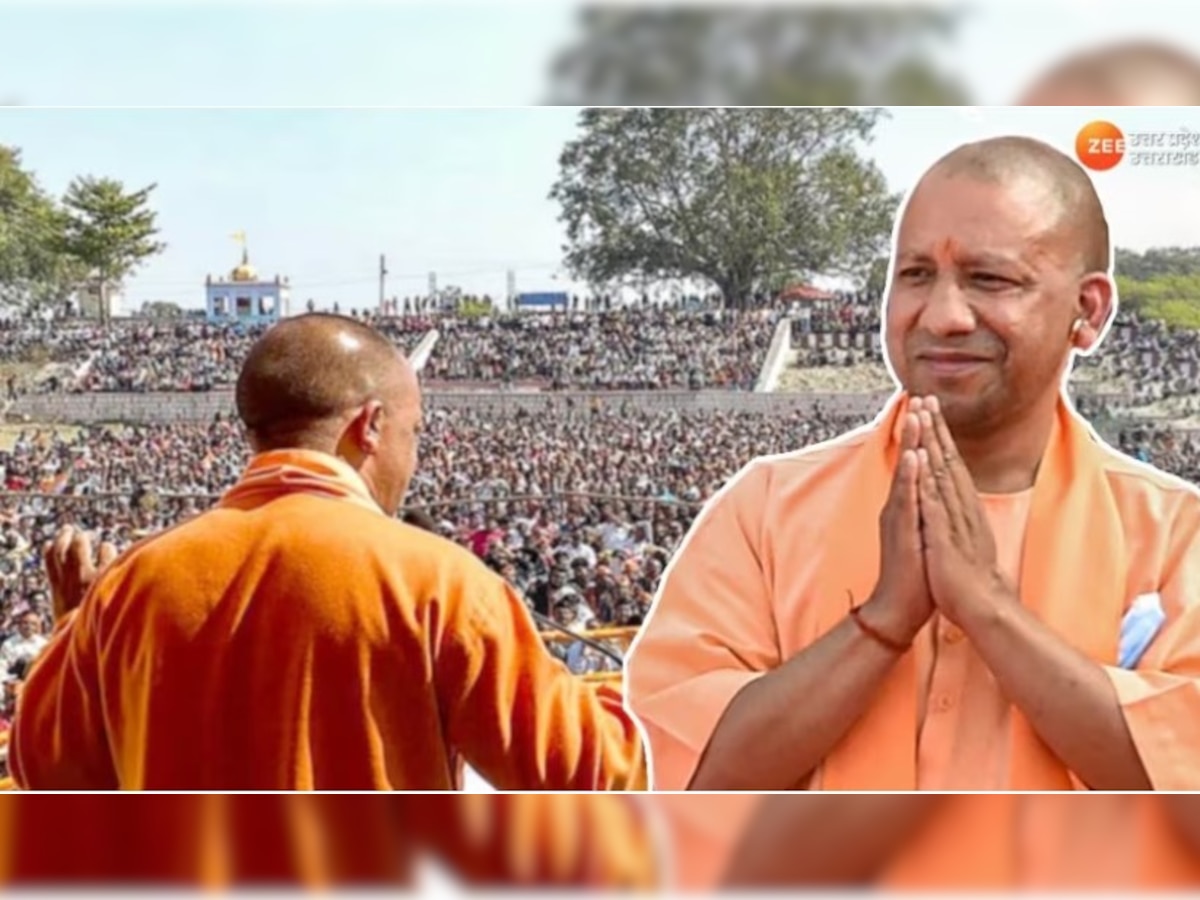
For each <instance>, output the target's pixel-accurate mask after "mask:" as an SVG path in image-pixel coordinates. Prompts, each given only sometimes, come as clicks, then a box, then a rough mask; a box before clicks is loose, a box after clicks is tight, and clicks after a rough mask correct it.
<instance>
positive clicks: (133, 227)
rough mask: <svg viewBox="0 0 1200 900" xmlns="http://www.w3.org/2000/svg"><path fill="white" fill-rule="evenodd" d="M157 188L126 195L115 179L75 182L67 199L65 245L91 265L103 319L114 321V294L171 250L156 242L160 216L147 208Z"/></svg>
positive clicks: (91, 277)
mask: <svg viewBox="0 0 1200 900" xmlns="http://www.w3.org/2000/svg"><path fill="white" fill-rule="evenodd" d="M155 187H156V186H155V185H153V184H152V185H150V186H149V187H145V188H142V189H141V190H139V191H133V192H131V193H126V191H125V186H124V185H123V184H121V182H119V181H116V180H115V179H112V178H92V177H90V176H84V177H80V178H76V179H75V180H74V181H72V182H71V184H70V186H69V187H68V188H67V193H66V196H64V197H63V205H64V206H65V207H66V211H67V212H66V215H67V220H66V228H65V233H64V235H63V246H64V248H65V249H66V250H67V252H68V253H70V254H71V255H72V256H74V257H75V258H76V259H78V260H79V261H80V262H82V263H83V264H84V265H86V266H87V271H88V278H89V279H90V280H91V281H92V283H93V284H94V285H95V287H96V289H97V292H98V294H99V297H100V317H101V321H103V322H105V323H107V322H108V321H109V320H110V319H111V317H112V310H111V309H110V306H111V299H110V298H111V294H112V291H113V290H115V289H117V288H119V287H120V286H121V284H122V283H123V282H124V281H125V279H126V278H128V277H129V275H130V274H132V273H133V272H134V271H135V270H136V269H137V268H138V267H139V266H140V265H142V264H143V263H144V262H145V261H146V260H148V259H149V258H151V257H152V256H156V255H157V254H159V253H161V252H162V251H163V250H164V249H166V244H162V243H159V242H158V241H156V240H155V237H156V236H157V234H158V228H157V227H156V225H155V221H156V219H157V213H155V212H154V211H153V210H151V209H150V208H149V207H148V206H147V202H148V200H149V199H150V194H151V193H152V192H153V191H154V188H155Z"/></svg>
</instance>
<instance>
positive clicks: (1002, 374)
mask: <svg viewBox="0 0 1200 900" xmlns="http://www.w3.org/2000/svg"><path fill="white" fill-rule="evenodd" d="M1110 269H1111V249H1110V246H1109V237H1108V227H1107V223H1106V222H1105V217H1104V212H1103V209H1102V207H1101V204H1100V201H1099V198H1098V196H1097V194H1096V192H1095V189H1094V187H1093V185H1092V183H1091V181H1090V179H1089V178H1088V177H1087V175H1086V173H1084V171H1083V170H1082V169H1081V168H1080V167H1079V166H1078V165H1077V164H1076V163H1075V162H1074V161H1073V160H1072V159H1070V158H1069V157H1067V156H1065V155H1064V154H1062V153H1060V152H1058V151H1057V150H1055V149H1054V148H1052V147H1049V146H1048V145H1045V144H1043V143H1041V142H1038V141H1034V140H1031V139H1027V138H1020V137H1005V138H995V139H991V140H986V141H981V142H978V143H974V144H968V145H965V146H962V147H960V148H958V149H956V150H954V151H952V152H951V153H949V154H948V155H946V156H945V157H943V158H942V159H941V160H939V161H938V162H937V163H936V164H935V165H934V166H933V167H932V168H931V170H930V171H928V172H927V173H926V174H925V175H924V176H923V177H922V179H921V180H920V182H919V184H918V185H917V187H916V188H915V189H914V191H913V192H912V194H911V195H910V197H909V199H908V202H907V204H906V206H905V208H904V209H903V211H902V213H901V214H900V217H899V219H898V225H897V230H896V233H895V246H894V253H893V258H892V270H891V272H890V281H889V287H888V295H887V299H886V301H885V326H884V328H885V339H886V346H887V353H888V358H889V363H890V365H891V367H892V369H893V373H894V375H895V376H896V378H897V381H898V384H899V385H901V390H900V391H899V393H898V394H897V396H896V397H895V398H894V400H893V401H892V402H891V403H890V405H889V406H888V407H887V409H886V410H885V411H884V412H883V414H882V415H881V416H880V418H879V419H878V420H876V422H875V423H873V424H872V425H871V426H869V427H867V428H864V429H860V430H858V431H855V432H853V433H851V434H849V435H846V436H844V437H842V438H840V439H837V440H834V441H832V442H829V443H826V444H823V445H819V446H816V447H812V448H808V449H805V450H802V451H799V452H795V453H791V454H784V455H781V456H777V457H770V458H763V459H759V460H756V461H754V462H753V463H751V464H750V465H749V466H748V467H746V468H745V469H744V470H743V471H742V472H741V473H740V474H739V475H737V476H736V477H735V478H734V479H733V480H732V481H731V482H730V483H729V484H728V485H727V486H726V487H725V488H724V489H723V490H722V491H720V492H719V493H718V494H717V495H716V497H714V498H713V500H712V501H711V502H710V503H709V504H708V505H707V507H706V509H705V510H704V511H703V513H702V514H701V515H700V517H699V518H698V520H697V521H696V523H695V524H694V526H693V528H692V530H691V533H690V534H689V536H688V538H687V539H686V541H685V542H684V544H683V546H682V548H681V549H680V551H679V552H678V554H677V555H676V557H675V559H674V561H673V562H672V564H671V566H670V568H669V570H668V572H667V573H666V576H665V579H664V581H663V583H662V585H661V586H660V590H659V595H658V597H657V598H656V602H655V605H654V608H653V611H652V612H651V614H650V616H649V618H648V621H647V624H646V626H645V628H644V630H643V632H642V634H641V636H640V638H639V640H638V641H637V642H636V644H635V645H634V647H633V649H632V652H631V655H630V658H629V661H628V664H627V682H626V685H627V691H628V700H629V703H630V706H631V709H632V710H633V711H634V713H635V714H636V715H637V716H638V717H639V718H640V719H641V721H642V723H643V724H644V726H645V728H646V731H647V737H648V739H649V742H650V750H651V760H652V784H653V786H654V788H655V789H656V790H685V789H692V790H700V791H705V790H764V791H766V790H771V791H775V790H791V789H809V790H857V791H874V790H1037V791H1046V790H1070V789H1083V788H1091V789H1095V790H1120V789H1134V790H1144V789H1151V788H1153V789H1155V790H1194V789H1197V788H1200V497H1198V496H1197V492H1196V490H1195V488H1193V487H1192V486H1190V485H1188V484H1186V483H1184V482H1182V481H1180V480H1179V479H1176V478H1173V477H1171V476H1168V475H1166V474H1164V473H1162V472H1160V471H1157V470H1155V469H1153V468H1151V467H1149V466H1146V465H1143V464H1140V463H1136V462H1134V461H1133V460H1131V459H1129V458H1127V457H1125V456H1123V455H1121V454H1119V453H1117V452H1116V451H1114V450H1112V449H1111V448H1109V447H1108V446H1107V445H1106V444H1104V443H1103V442H1101V441H1100V440H1099V439H1098V438H1097V437H1096V436H1095V435H1094V433H1093V432H1092V431H1091V430H1090V429H1089V427H1088V426H1087V425H1086V423H1085V422H1084V421H1083V420H1082V419H1081V418H1080V417H1079V416H1078V414H1077V413H1076V412H1075V411H1074V410H1073V408H1072V407H1071V406H1070V404H1069V401H1068V400H1067V399H1066V397H1065V395H1064V383H1065V375H1066V373H1067V371H1068V369H1069V364H1070V361H1071V359H1072V358H1073V354H1074V353H1075V352H1085V351H1090V350H1092V349H1094V348H1095V347H1096V346H1097V344H1098V342H1099V341H1100V339H1101V337H1102V336H1103V333H1104V330H1105V328H1106V327H1107V325H1108V323H1109V322H1110V320H1111V316H1112V314H1113V312H1114V308H1115V299H1116V298H1115V292H1114V287H1113V282H1112V279H1111V276H1110ZM1155 616H1159V617H1160V618H1158V619H1156V618H1155ZM1147 638H1149V640H1148V641H1147ZM1127 639H1130V640H1132V643H1130V640H1127Z"/></svg>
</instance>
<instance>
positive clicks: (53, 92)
mask: <svg viewBox="0 0 1200 900" xmlns="http://www.w3.org/2000/svg"><path fill="white" fill-rule="evenodd" d="M1197 26H1200V12H1198V11H1197V8H1196V7H1195V6H1194V5H1193V4H1188V3H1183V2H1178V0H1176V2H1163V0H1148V2H1141V3H1136V4H1132V3H1104V2H1096V3H1087V2H1081V0H1074V2H1067V0H1058V2H1045V3H1037V4H1031V3H1020V2H1018V3H1003V4H1001V3H998V2H987V3H965V4H882V5H881V4H863V3H839V4H830V3H793V4H776V5H753V4H739V5H709V4H703V5H688V4H684V5H679V4H672V5H665V4H663V5H646V4H638V5H633V4H615V5H612V4H603V5H596V4H578V3H569V2H565V3H546V2H529V3H520V2H516V3H512V2H510V3H479V2H476V3H462V2H445V0H442V2H438V3H427V2H415V3H400V2H397V3H387V4H385V3H364V2H343V3H338V4H336V6H335V5H334V4H332V3H315V4H314V3H304V4H296V3H276V2H261V0H260V2H257V3H255V2H250V3H238V4H236V5H235V4H232V3H221V2H217V3H204V4H198V3H188V2H174V0H163V2H158V3H154V4H129V3H124V4H122V3H101V2H89V3H81V2H75V3H63V2H55V0H49V2H47V0H40V2H37V3H30V2H24V3H22V2H5V3H0V34H2V35H3V37H4V53H3V54H2V55H0V102H5V103H9V104H14V103H19V104H26V105H68V106H74V105H85V106H94V105H169V106H175V105H214V106H230V105H250V106H278V105H286V106H291V105H307V106H343V105H398V106H405V105H472V106H478V105H482V106H497V105H531V104H547V103H551V104H567V105H599V104H659V105H677V104H900V105H914V104H931V105H945V104H960V103H965V104H985V105H992V104H1007V103H1011V102H1014V101H1015V100H1016V99H1017V98H1018V97H1023V96H1025V93H1026V91H1027V89H1028V88H1029V87H1030V86H1031V85H1032V84H1033V83H1034V82H1036V81H1037V80H1039V79H1040V78H1041V76H1042V75H1044V74H1045V73H1046V72H1047V71H1048V70H1050V69H1052V68H1054V67H1057V66H1059V65H1060V64H1061V63H1062V62H1063V61H1064V59H1065V58H1067V57H1070V56H1075V55H1077V54H1079V53H1085V54H1093V53H1095V52H1097V51H1099V59H1100V61H1101V62H1104V61H1107V62H1108V64H1110V65H1118V66H1119V67H1122V68H1123V69H1124V70H1126V71H1127V72H1128V71H1132V72H1133V73H1134V75H1135V76H1137V77H1135V79H1134V80H1135V82H1136V81H1137V80H1138V78H1140V80H1141V81H1145V82H1150V81H1155V80H1161V79H1158V77H1157V75H1156V74H1155V71H1154V70H1155V69H1161V68H1162V67H1163V64H1162V60H1161V54H1159V56H1158V61H1157V62H1155V60H1154V59H1151V60H1150V61H1147V60H1146V59H1144V58H1143V59H1140V60H1137V61H1134V62H1130V61H1129V60H1128V59H1126V60H1125V61H1124V62H1123V63H1121V61H1119V60H1115V59H1113V58H1112V57H1111V55H1110V51H1107V50H1106V49H1105V48H1106V47H1107V46H1108V45H1109V44H1111V43H1112V42H1114V41H1118V40H1119V41H1123V42H1131V41H1132V42H1135V43H1136V42H1141V41H1146V40H1149V41H1165V42H1167V43H1168V44H1169V45H1170V46H1172V47H1174V48H1176V49H1177V50H1178V51H1182V52H1184V53H1186V54H1192V53H1195V52H1196V51H1198V50H1200V27H1197ZM1091 61H1092V62H1093V63H1094V62H1095V61H1096V60H1095V59H1092V60H1091ZM1181 65H1182V66H1183V67H1184V68H1186V66H1187V65H1188V63H1186V62H1184V63H1178V62H1176V63H1172V64H1171V65H1169V66H1168V68H1172V67H1173V68H1175V69H1178V68H1179V67H1180V66H1181ZM1190 65H1192V66H1194V65H1195V64H1194V63H1191V64H1190ZM1093 68H1094V67H1093ZM1093 74H1094V73H1093ZM1193 74H1194V70H1193ZM1091 83H1092V84H1093V85H1094V84H1095V79H1094V78H1093V79H1092V80H1091ZM1158 96H1159V97H1160V98H1161V97H1162V96H1164V95H1163V94H1162V92H1161V91H1159V92H1158ZM1142 99H1145V98H1142ZM1083 102H1091V101H1090V100H1086V99H1085V100H1084V101H1083ZM1151 102H1163V103H1174V102H1182V101H1181V100H1173V101H1172V100H1163V99H1159V100H1157V101H1154V100H1152V101H1151ZM1188 102H1189V103H1190V102H1191V101H1188Z"/></svg>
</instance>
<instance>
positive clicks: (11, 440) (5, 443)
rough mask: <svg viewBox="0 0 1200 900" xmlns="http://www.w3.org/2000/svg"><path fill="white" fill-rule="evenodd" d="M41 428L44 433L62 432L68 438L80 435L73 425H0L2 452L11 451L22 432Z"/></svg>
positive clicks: (0, 447) (0, 448)
mask: <svg viewBox="0 0 1200 900" xmlns="http://www.w3.org/2000/svg"><path fill="white" fill-rule="evenodd" d="M39 428H40V429H42V430H43V431H51V432H53V431H57V432H60V433H61V434H63V436H65V437H67V438H73V437H75V435H77V434H78V433H79V429H78V428H76V427H74V426H73V425H35V424H33V423H27V424H21V425H17V424H13V423H0V450H11V449H12V448H13V444H15V443H16V442H17V436H18V435H19V434H20V433H21V432H22V431H24V432H30V431H36V430H38V429H39Z"/></svg>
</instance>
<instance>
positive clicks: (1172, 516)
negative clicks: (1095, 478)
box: [1101, 444, 1200, 524]
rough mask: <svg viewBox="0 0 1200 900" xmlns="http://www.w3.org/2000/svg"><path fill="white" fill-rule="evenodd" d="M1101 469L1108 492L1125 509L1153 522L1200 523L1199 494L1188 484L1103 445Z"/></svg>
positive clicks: (1177, 477)
mask: <svg viewBox="0 0 1200 900" xmlns="http://www.w3.org/2000/svg"><path fill="white" fill-rule="evenodd" d="M1101 447H1102V454H1103V462H1102V464H1101V467H1102V469H1103V471H1104V475H1105V478H1106V479H1107V481H1108V484H1109V488H1110V489H1111V490H1112V492H1113V494H1114V496H1115V497H1116V499H1117V503H1118V505H1119V506H1121V507H1122V508H1123V509H1125V510H1128V511H1130V512H1131V513H1137V514H1139V517H1142V516H1144V517H1146V518H1148V520H1150V521H1156V522H1160V523H1164V524H1165V523H1166V522H1168V521H1178V518H1179V516H1180V515H1181V514H1182V515H1185V516H1191V517H1193V518H1197V519H1198V520H1200V490H1198V489H1197V488H1196V486H1195V485H1194V484H1192V483H1191V482H1189V481H1186V480H1184V479H1183V478H1180V477H1179V476H1177V475H1172V474H1171V473H1169V472H1165V471H1163V470H1162V469H1159V468H1157V467H1156V466H1152V465H1150V464H1149V463H1144V462H1141V461H1139V460H1136V459H1134V458H1133V457H1131V456H1128V455H1126V454H1124V453H1122V452H1121V451H1119V450H1117V449H1115V448H1113V447H1110V446H1109V445H1107V444H1102V445H1101Z"/></svg>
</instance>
